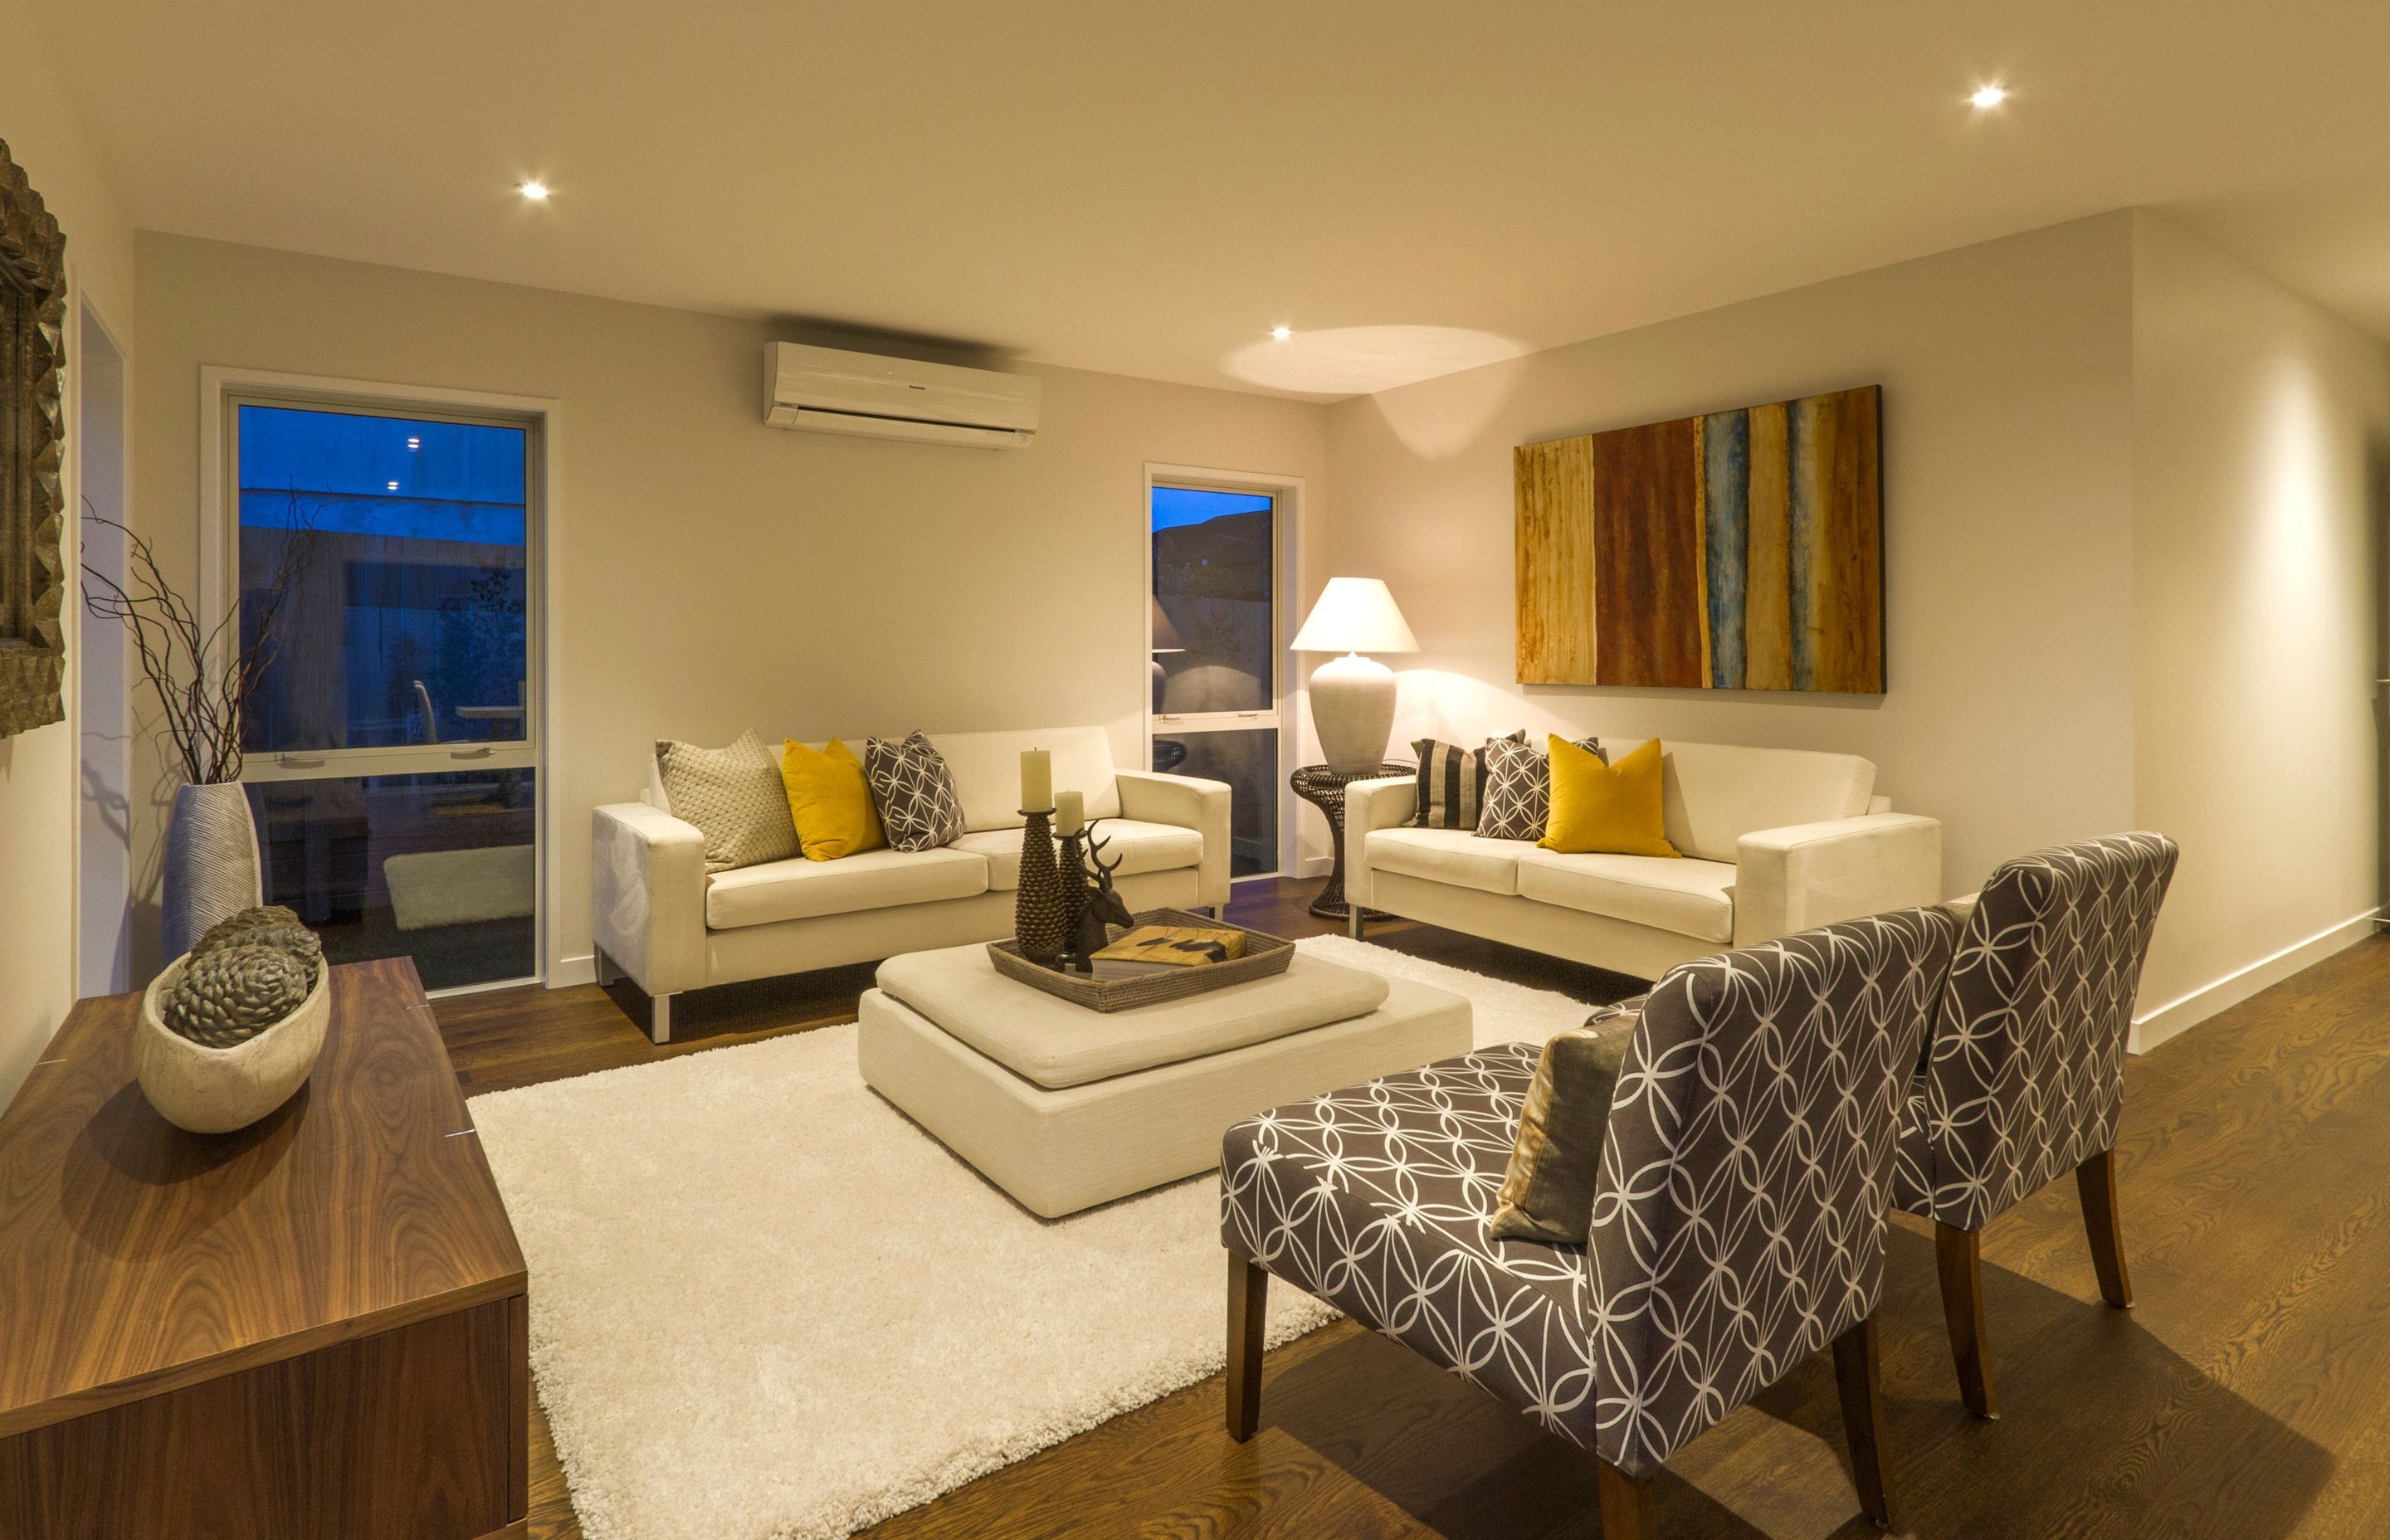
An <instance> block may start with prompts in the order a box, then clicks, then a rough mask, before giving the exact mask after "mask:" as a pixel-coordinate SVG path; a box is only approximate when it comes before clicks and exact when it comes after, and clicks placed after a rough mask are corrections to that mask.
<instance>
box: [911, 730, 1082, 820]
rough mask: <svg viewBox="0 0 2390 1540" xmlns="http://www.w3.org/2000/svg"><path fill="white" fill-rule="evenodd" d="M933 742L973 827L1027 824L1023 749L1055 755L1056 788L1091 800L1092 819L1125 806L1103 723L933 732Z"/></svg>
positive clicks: (931, 739) (964, 818)
mask: <svg viewBox="0 0 2390 1540" xmlns="http://www.w3.org/2000/svg"><path fill="white" fill-rule="evenodd" d="M930 743H931V745H932V747H933V748H935V749H936V750H937V751H938V752H939V753H941V754H943V755H944V756H945V760H946V768H947V769H948V770H950V771H952V772H953V773H954V777H955V790H956V791H957V793H959V794H960V796H961V798H962V804H963V827H964V828H967V829H972V830H978V829H983V828H1020V827H1021V751H1022V750H1024V749H1043V750H1045V751H1047V753H1048V754H1050V755H1052V756H1053V765H1054V789H1056V790H1057V791H1076V792H1078V793H1080V794H1081V795H1082V796H1084V797H1086V800H1087V803H1086V813H1087V816H1088V817H1090V818H1110V817H1112V816H1113V815H1116V814H1118V813H1119V812H1120V810H1121V804H1120V787H1119V786H1118V784H1117V783H1115V782H1114V781H1113V779H1112V740H1111V734H1109V733H1107V732H1106V731H1105V730H1104V729H1103V728H1101V727H1035V728H1030V729H1028V730H1025V731H1021V732H1001V733H932V734H931V735H930Z"/></svg>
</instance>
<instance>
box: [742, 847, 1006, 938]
mask: <svg viewBox="0 0 2390 1540" xmlns="http://www.w3.org/2000/svg"><path fill="white" fill-rule="evenodd" d="M983 892H987V861H986V858H985V857H983V856H980V855H975V854H973V853H971V852H970V851H961V850H953V849H949V848H945V847H941V848H939V849H936V850H915V851H905V850H867V851H864V852H861V853H857V854H854V855H849V856H846V857H844V858H842V859H841V860H837V861H807V860H805V859H803V857H799V858H798V859H796V860H793V861H771V862H766V863H765V864H764V865H763V866H741V867H739V869H738V870H737V871H728V872H716V873H715V874H714V875H713V879H712V880H711V881H709V882H708V883H707V884H706V886H705V923H706V926H707V927H708V928H709V929H711V930H736V929H737V928H739V926H742V925H769V924H771V923H773V922H774V921H776V920H783V919H813V918H817V917H819V916H822V915H844V914H852V913H854V911H856V910H858V909H887V908H893V907H894V906H895V905H899V904H931V903H935V902H936V901H938V900H939V899H944V898H969V897H970V896H971V895H972V894H974V893H983Z"/></svg>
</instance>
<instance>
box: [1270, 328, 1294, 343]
mask: <svg viewBox="0 0 2390 1540" xmlns="http://www.w3.org/2000/svg"><path fill="white" fill-rule="evenodd" d="M1270 335H1271V336H1272V337H1275V338H1277V339H1278V340H1279V341H1281V342H1283V341H1285V340H1287V339H1288V338H1290V337H1291V336H1293V335H1294V328H1293V327H1270Z"/></svg>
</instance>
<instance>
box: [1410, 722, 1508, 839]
mask: <svg viewBox="0 0 2390 1540" xmlns="http://www.w3.org/2000/svg"><path fill="white" fill-rule="evenodd" d="M1503 741H1505V742H1507V743H1524V742H1526V741H1527V735H1526V733H1525V732H1524V731H1523V730H1522V731H1519V732H1515V733H1512V734H1511V735H1510V737H1509V738H1506V739H1504V740H1503ZM1411 751H1412V752H1413V753H1415V754H1417V755H1419V804H1418V807H1417V808H1416V810H1414V811H1413V813H1412V814H1411V827H1412V828H1471V829H1473V828H1476V827H1477V815H1478V810H1479V809H1480V808H1481V807H1482V806H1483V805H1484V801H1485V751H1484V748H1483V747H1482V746H1481V747H1479V748H1475V749H1463V748H1462V747H1461V746H1460V745H1459V744H1458V743H1443V742H1439V741H1438V740H1436V739H1435V738H1415V739H1413V740H1412V742H1411Z"/></svg>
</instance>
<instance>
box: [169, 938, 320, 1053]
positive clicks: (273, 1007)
mask: <svg viewBox="0 0 2390 1540" xmlns="http://www.w3.org/2000/svg"><path fill="white" fill-rule="evenodd" d="M309 939H310V940H313V939H314V938H313V937H312V936H311V937H310V938H309ZM317 966H319V967H320V966H321V962H320V958H319V959H318V963H317ZM314 987H315V978H314V969H311V968H310V967H309V966H308V964H307V963H306V961H305V960H303V959H302V958H300V957H295V956H291V955H290V954H289V952H286V951H284V950H283V949H282V948H280V947H278V946H271V945H264V944H261V943H241V942H236V943H230V944H221V943H220V944H218V945H216V946H215V947H213V948H211V949H210V950H208V951H204V952H201V951H196V950H195V951H193V952H192V954H191V956H190V959H189V960H188V961H187V962H186V963H185V964H184V965H183V977H182V979H181V980H180V981H179V982H177V983H176V984H175V986H174V989H173V993H172V994H171V995H168V996H167V999H166V1008H165V1011H164V1013H163V1014H164V1018H165V1022H166V1027H167V1030H169V1031H170V1032H173V1033H176V1034H178V1035H180V1036H183V1037H187V1038H189V1039H190V1040H191V1041H192V1042H194V1043H198V1044H201V1045H203V1046H207V1047H211V1048H229V1047H232V1046H235V1045H237V1044H241V1043H246V1042H248V1041H249V1040H250V1039H251V1038H252V1037H254V1036H256V1035H257V1034H258V1033H261V1032H263V1031H264V1030H265V1029H266V1028H268V1027H270V1026H272V1025H274V1024H275V1023H276V1022H277V1021H279V1020H282V1019H283V1018H284V1017H286V1016H288V1015H289V1014H290V1013H291V1012H292V1011H294V1010H297V1009H298V1008H299V1005H300V1002H301V1001H302V1000H304V999H306V998H307V992H308V991H309V990H310V989H312V988H314Z"/></svg>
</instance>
